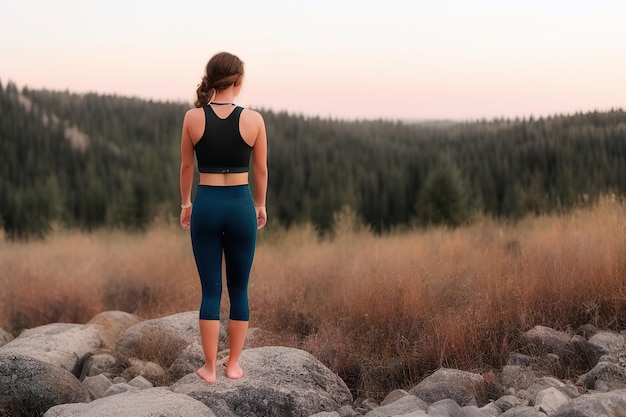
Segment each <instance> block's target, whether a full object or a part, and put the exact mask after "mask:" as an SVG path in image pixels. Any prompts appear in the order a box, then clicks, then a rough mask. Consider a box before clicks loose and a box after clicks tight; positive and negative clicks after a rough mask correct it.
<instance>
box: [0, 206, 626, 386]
mask: <svg viewBox="0 0 626 417" xmlns="http://www.w3.org/2000/svg"><path fill="white" fill-rule="evenodd" d="M625 214H626V206H625V205H624V204H623V203H621V202H619V201H618V200H616V199H615V198H613V199H611V198H606V199H603V200H602V201H600V202H599V203H598V204H596V205H595V206H593V207H592V208H581V209H578V210H575V211H573V212H571V213H568V214H562V215H558V216H557V215H546V216H538V217H532V218H526V219H523V220H522V221H519V222H517V223H515V224H512V223H507V222H500V221H494V220H492V219H487V218H483V219H478V220H476V221H475V222H474V223H473V224H471V225H468V226H466V227H461V228H457V229H446V228H432V229H428V230H409V231H398V232H395V233H390V234H388V235H383V236H380V235H375V234H373V233H371V232H369V231H368V230H367V228H363V227H359V225H358V223H357V222H356V221H355V218H354V216H352V215H351V214H350V213H349V212H343V213H341V214H340V215H338V216H337V217H336V224H335V229H334V234H333V235H332V236H329V237H325V238H320V237H319V235H318V233H316V231H315V230H314V228H312V227H311V226H308V225H305V226H300V227H296V228H293V229H290V230H284V229H280V228H277V227H274V228H268V229H266V230H263V231H262V232H261V233H260V239H259V245H258V248H257V253H256V258H255V264H254V267H253V270H252V275H251V279H250V302H251V311H252V323H251V325H252V326H254V327H259V328H261V329H262V330H263V331H262V332H261V335H262V336H261V337H260V338H259V339H257V341H256V342H255V343H257V344H264V343H265V344H269V343H280V344H283V345H289V346H294V347H298V348H301V349H305V350H307V351H309V352H311V353H312V354H313V355H314V356H316V357H317V358H318V359H320V360H321V361H322V362H323V363H325V364H326V365H327V366H329V367H330V368H331V369H332V370H333V371H335V372H337V373H338V374H339V375H340V376H341V377H342V378H343V379H344V380H345V381H346V382H347V383H348V385H349V386H350V387H351V388H352V389H353V390H354V391H355V393H356V394H357V395H365V396H370V397H381V396H382V395H384V394H386V393H388V392H389V391H390V390H391V389H394V388H398V387H403V388H407V387H410V386H411V384H413V383H415V382H416V381H419V380H420V379H421V378H423V377H424V376H425V375H426V374H427V373H428V372H431V371H432V370H434V369H436V368H437V367H440V366H446V367H454V368H459V369H467V370H477V371H478V370H486V369H490V368H494V367H499V366H501V365H502V364H503V363H504V362H505V361H506V359H507V357H508V355H509V353H510V352H512V351H515V350H519V349H522V344H521V340H520V335H521V333H522V332H523V331H525V330H527V329H529V328H531V327H533V326H534V325H537V324H541V325H545V326H550V327H553V328H556V329H561V330H571V329H575V328H576V327H578V326H580V325H582V324H586V323H592V324H594V325H596V326H598V327H600V328H609V329H623V328H624V325H625V324H626V314H625V313H626V287H625V285H626V281H625V278H626V216H625ZM0 271H1V272H0V273H1V275H0V284H1V289H0V291H1V293H0V314H1V316H0V317H1V319H0V327H3V328H4V329H5V330H7V331H11V332H13V333H14V334H17V333H19V332H20V331H21V330H22V329H24V328H29V327H34V326H37V325H41V324H45V323H50V322H63V321H67V322H76V323H81V322H86V321H88V320H89V319H90V318H91V317H92V316H93V315H95V314H97V313H98V312H100V311H104V310H111V309H120V310H124V311H128V312H131V313H135V314H138V315H139V316H142V317H144V318H153V317H159V316H163V315H167V314H173V313H176V312H180V311H188V310H195V309H197V308H198V303H199V299H200V286H199V283H198V279H197V273H196V269H195V265H194V262H193V256H192V253H191V245H190V242H189V236H188V233H187V232H185V231H183V230H182V229H180V228H179V227H178V226H177V225H176V224H175V222H169V223H168V222H159V223H158V224H156V225H155V226H154V227H153V228H151V229H150V230H149V231H148V232H146V233H144V234H127V233H122V232H104V231H101V232H97V233H92V234H88V233H79V232H56V233H54V234H53V235H52V236H50V237H49V238H47V239H46V240H44V241H33V242H28V243H10V242H3V243H1V244H0ZM227 304H228V302H227V298H226V296H225V297H224V301H223V306H222V308H223V310H224V311H226V310H227V308H228V305H227ZM225 314H226V313H225ZM573 371H575V370H573Z"/></svg>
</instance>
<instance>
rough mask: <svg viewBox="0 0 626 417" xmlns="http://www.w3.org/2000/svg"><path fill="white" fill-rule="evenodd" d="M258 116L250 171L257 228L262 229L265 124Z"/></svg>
mask: <svg viewBox="0 0 626 417" xmlns="http://www.w3.org/2000/svg"><path fill="white" fill-rule="evenodd" d="M256 114H257V115H258V131H257V136H256V139H255V141H254V146H253V147H252V170H253V173H254V205H255V206H256V211H257V226H258V228H259V229H260V228H262V227H263V226H265V223H266V222H267V210H266V208H265V204H266V196H267V178H268V170H267V132H266V130H265V122H264V121H263V117H262V116H261V114H260V113H256Z"/></svg>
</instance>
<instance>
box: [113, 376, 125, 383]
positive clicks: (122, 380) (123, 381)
mask: <svg viewBox="0 0 626 417" xmlns="http://www.w3.org/2000/svg"><path fill="white" fill-rule="evenodd" d="M112 382H113V383H114V384H125V383H126V380H125V379H124V378H122V377H121V376H116V377H115V378H113V381H112Z"/></svg>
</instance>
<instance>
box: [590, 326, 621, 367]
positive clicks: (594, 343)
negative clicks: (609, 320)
mask: <svg viewBox="0 0 626 417" xmlns="http://www.w3.org/2000/svg"><path fill="white" fill-rule="evenodd" d="M589 345H590V346H591V349H592V350H593V351H594V352H595V353H596V355H597V357H598V358H600V357H602V356H604V355H609V356H617V355H618V354H619V352H621V351H623V350H624V349H625V346H624V335H622V334H617V333H613V332H607V331H599V332H597V333H596V334H594V335H593V336H591V337H590V338H589ZM596 362H597V361H596Z"/></svg>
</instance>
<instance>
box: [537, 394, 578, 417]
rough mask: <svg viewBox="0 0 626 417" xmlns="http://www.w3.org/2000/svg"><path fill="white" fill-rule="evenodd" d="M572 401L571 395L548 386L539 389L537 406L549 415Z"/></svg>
mask: <svg viewBox="0 0 626 417" xmlns="http://www.w3.org/2000/svg"><path fill="white" fill-rule="evenodd" d="M569 401H571V399H570V397H568V396H567V395H565V394H564V393H562V392H561V391H559V390H558V389H556V388H546V389H544V390H542V391H539V393H538V394H537V398H536V399H535V408H536V409H537V410H539V411H543V412H544V413H546V414H547V415H549V416H551V415H553V414H554V413H555V412H556V411H557V410H558V409H559V408H561V406H562V405H564V404H567V403H568V402H569Z"/></svg>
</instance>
